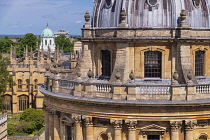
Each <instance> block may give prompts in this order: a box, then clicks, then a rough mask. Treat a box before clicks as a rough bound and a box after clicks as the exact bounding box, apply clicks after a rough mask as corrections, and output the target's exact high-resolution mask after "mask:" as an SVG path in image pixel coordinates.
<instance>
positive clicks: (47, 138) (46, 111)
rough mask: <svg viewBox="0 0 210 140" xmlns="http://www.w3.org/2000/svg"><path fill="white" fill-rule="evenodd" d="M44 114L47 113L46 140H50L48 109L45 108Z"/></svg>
mask: <svg viewBox="0 0 210 140" xmlns="http://www.w3.org/2000/svg"><path fill="white" fill-rule="evenodd" d="M44 113H45V115H44V116H45V120H44V122H45V140H49V112H48V109H47V108H46V107H45V109H44Z"/></svg>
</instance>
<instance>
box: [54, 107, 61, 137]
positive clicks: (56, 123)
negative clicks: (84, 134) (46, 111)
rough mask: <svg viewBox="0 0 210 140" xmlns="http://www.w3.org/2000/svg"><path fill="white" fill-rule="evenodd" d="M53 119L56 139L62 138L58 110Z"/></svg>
mask: <svg viewBox="0 0 210 140" xmlns="http://www.w3.org/2000/svg"><path fill="white" fill-rule="evenodd" d="M53 121H54V140H60V136H59V133H60V120H59V117H58V114H57V111H54V112H53Z"/></svg>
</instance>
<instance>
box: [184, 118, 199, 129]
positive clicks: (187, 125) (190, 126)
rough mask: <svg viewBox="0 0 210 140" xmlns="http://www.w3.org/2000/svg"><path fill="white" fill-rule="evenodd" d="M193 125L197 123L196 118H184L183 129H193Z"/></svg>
mask: <svg viewBox="0 0 210 140" xmlns="http://www.w3.org/2000/svg"><path fill="white" fill-rule="evenodd" d="M195 125H197V120H186V121H185V130H193V129H194V127H195Z"/></svg>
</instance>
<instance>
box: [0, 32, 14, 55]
mask: <svg viewBox="0 0 210 140" xmlns="http://www.w3.org/2000/svg"><path fill="white" fill-rule="evenodd" d="M13 44H14V43H13V42H12V40H11V39H9V38H8V37H7V36H5V37H4V38H1V39H0V52H2V53H9V52H10V46H11V45H13Z"/></svg>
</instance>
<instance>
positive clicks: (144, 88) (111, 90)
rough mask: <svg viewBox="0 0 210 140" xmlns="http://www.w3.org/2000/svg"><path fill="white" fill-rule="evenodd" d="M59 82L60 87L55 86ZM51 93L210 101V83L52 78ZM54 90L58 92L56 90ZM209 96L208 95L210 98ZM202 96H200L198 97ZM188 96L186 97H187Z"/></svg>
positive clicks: (113, 97)
mask: <svg viewBox="0 0 210 140" xmlns="http://www.w3.org/2000/svg"><path fill="white" fill-rule="evenodd" d="M56 81H58V84H56ZM47 89H50V90H51V91H52V92H60V93H64V94H71V95H74V96H81V97H91V98H108V99H114V100H185V99H187V100H195V99H206V98H210V94H209V93H210V84H197V85H186V84H185V85H171V84H170V83H165V82H163V84H161V83H159V84H151V83H148V82H145V83H144V84H142V82H138V81H137V82H134V83H129V82H128V83H124V84H122V83H115V82H113V83H109V82H108V81H103V80H97V79H92V80H91V81H89V80H88V79H87V78H85V79H80V80H68V79H60V78H59V79H56V78H55V79H54V78H53V77H51V78H50V79H49V83H48V88H47ZM53 89H57V90H56V91H54V90H53ZM208 94H209V96H208ZM198 95H199V96H198ZM186 97H187V98H186Z"/></svg>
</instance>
